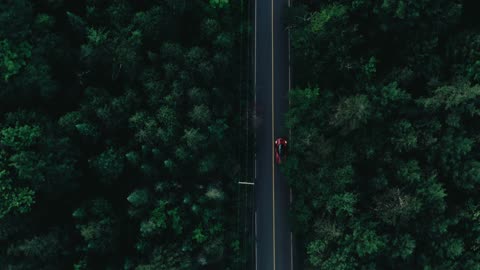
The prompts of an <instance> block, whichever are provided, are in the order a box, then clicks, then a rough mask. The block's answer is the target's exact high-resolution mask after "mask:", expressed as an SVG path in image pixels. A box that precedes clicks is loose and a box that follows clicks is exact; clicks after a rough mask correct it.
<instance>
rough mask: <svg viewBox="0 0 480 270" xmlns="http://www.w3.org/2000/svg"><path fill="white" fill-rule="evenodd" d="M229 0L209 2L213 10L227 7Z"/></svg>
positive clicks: (211, 0)
mask: <svg viewBox="0 0 480 270" xmlns="http://www.w3.org/2000/svg"><path fill="white" fill-rule="evenodd" d="M228 2H229V0H210V5H212V6H213V7H214V8H223V7H225V6H226V5H228Z"/></svg>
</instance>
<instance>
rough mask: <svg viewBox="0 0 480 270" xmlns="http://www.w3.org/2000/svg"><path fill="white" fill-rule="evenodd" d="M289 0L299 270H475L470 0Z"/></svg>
mask: <svg viewBox="0 0 480 270" xmlns="http://www.w3.org/2000/svg"><path fill="white" fill-rule="evenodd" d="M293 3H294V6H293V7H292V8H291V9H290V10H289V19H288V25H289V27H290V29H291V44H292V58H293V59H292V61H293V70H294V75H293V80H294V89H293V90H292V91H291V94H290V99H291V108H290V111H289V112H288V123H287V125H288V127H289V128H290V129H291V131H292V135H291V136H292V137H291V138H290V141H291V145H290V147H291V148H290V155H289V160H288V161H287V163H286V164H285V165H286V166H285V167H284V168H283V169H284V171H285V172H286V173H287V174H288V177H289V180H290V184H291V186H292V187H293V193H294V206H293V209H292V214H293V216H294V223H295V224H294V225H295V226H294V227H295V231H296V234H297V235H298V236H299V237H300V238H303V239H305V241H304V242H305V243H304V244H305V247H304V250H303V253H304V254H305V257H306V258H305V269H325V270H327V269H328V270H334V269H335V270H347V269H365V270H367V269H369V270H373V269H382V270H385V269H425V270H426V269H465V270H474V269H477V270H478V269H480V268H479V265H480V252H479V248H480V154H479V153H480V152H479V150H480V136H479V134H480V121H479V119H480V85H479V84H480V54H479V49H480V20H478V16H477V15H476V14H475V10H478V6H477V5H476V4H475V3H476V2H475V1H447V0H389V1H387V0H385V1H367V0H354V1H334V0H331V1H293ZM302 236H303V237H302ZM305 236H308V237H305Z"/></svg>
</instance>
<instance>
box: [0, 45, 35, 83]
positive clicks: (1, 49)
mask: <svg viewBox="0 0 480 270" xmlns="http://www.w3.org/2000/svg"><path fill="white" fill-rule="evenodd" d="M31 51H32V46H31V45H30V44H28V43H27V42H22V43H20V44H19V45H13V44H11V43H10V42H9V41H8V40H6V39H4V40H1V41H0V56H1V61H0V72H1V74H2V75H3V76H2V78H3V80H4V81H5V82H8V81H9V79H10V77H12V76H14V75H16V74H18V73H19V72H20V69H22V68H23V67H25V66H26V65H27V60H28V59H29V58H30V57H31V55H32V53H31Z"/></svg>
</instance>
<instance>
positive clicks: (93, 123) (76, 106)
mask: <svg viewBox="0 0 480 270" xmlns="http://www.w3.org/2000/svg"><path fill="white" fill-rule="evenodd" d="M246 8H247V2H232V1H226V0H222V1H186V0H166V1H145V2H142V3H140V2H135V1H133V2H131V1H130V2H129V1H93V0H88V1H81V2H68V1H63V0H48V1H43V2H41V3H37V2H35V3H33V2H32V1H27V0H18V1H13V0H7V1H4V2H2V3H0V23H1V24H2V25H3V26H4V27H2V28H1V29H0V37H1V38H0V75H1V79H0V241H1V242H2V244H1V247H0V262H1V263H0V264H1V267H0V268H2V269H4V268H5V269H25V270H37V269H45V270H47V269H72V268H73V269H78V270H80V269H85V270H86V269H125V270H127V269H130V270H134V269H137V270H138V269H155V270H157V269H165V270H166V269H168V270H170V269H185V270H187V269H188V270H190V269H202V268H212V267H214V268H215V267H217V268H218V266H219V265H220V267H222V266H228V267H229V268H232V269H235V268H240V267H241V266H243V265H241V264H242V263H244V259H241V260H239V259H238V254H239V253H241V252H244V250H243V249H245V246H244V245H242V246H240V245H239V246H238V247H234V246H231V245H230V243H232V242H234V241H235V240H238V235H237V234H238V231H237V230H235V229H234V228H235V226H236V222H237V220H236V219H235V218H234V216H235V213H236V212H237V211H236V210H237V207H239V206H238V204H239V203H240V202H239V200H238V198H237V197H236V196H237V195H238V194H236V192H235V190H236V187H237V186H236V184H235V181H233V180H232V179H238V178H240V177H245V176H244V175H241V174H242V173H243V172H244V171H245V170H243V169H241V167H239V166H240V165H239V164H242V163H241V162H239V157H238V156H237V155H232V154H231V153H233V152H234V151H235V150H234V149H235V147H236V145H240V144H242V142H243V141H244V140H245V137H244V136H245V134H244V133H242V132H238V130H240V129H244V128H245V127H244V124H243V123H241V124H240V123H239V122H238V121H233V119H235V118H236V117H237V114H236V113H235V110H233V109H232V108H233V107H232V106H233V104H237V103H238V101H239V100H241V101H242V103H244V104H247V103H248V102H249V101H247V100H246V97H245V96H239V95H240V92H238V91H231V90H232V89H240V87H241V85H242V83H243V82H240V81H239V79H240V78H241V77H240V76H233V77H232V74H241V73H242V72H244V68H245V67H244V66H241V65H238V64H237V63H241V61H240V60H241V59H240V57H241V56H242V55H246V54H245V53H246V51H245V50H246V49H247V47H245V46H242V45H241V44H245V41H246V40H245V39H246V36H245V35H244V34H242V33H243V32H241V31H244V30H243V29H241V28H242V27H243V26H244V25H245V23H246V21H245V20H246V19H247V18H246V17H245V16H244V14H245V13H244V12H240V11H241V10H246ZM185 26H188V27H185ZM243 52H245V53H243ZM249 141H251V140H249ZM241 166H243V165H241ZM232 168H235V170H232ZM472 175H473V171H472ZM227 243H228V244H227Z"/></svg>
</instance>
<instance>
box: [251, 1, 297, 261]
mask: <svg viewBox="0 0 480 270" xmlns="http://www.w3.org/2000/svg"><path fill="white" fill-rule="evenodd" d="M288 1H289V0H256V2H255V27H254V32H255V61H254V65H255V77H254V84H255V99H256V100H255V104H256V106H257V109H258V110H257V111H259V112H261V114H262V115H260V118H261V119H262V121H261V123H260V125H258V126H257V128H256V135H255V136H256V149H255V151H256V165H255V168H256V170H255V205H256V212H255V228H256V230H255V231H256V232H255V233H256V243H255V244H256V251H255V253H256V269H257V270H287V269H288V270H292V269H293V259H292V257H293V247H292V238H291V237H292V236H291V232H290V226H289V220H288V212H289V209H288V207H289V203H290V190H289V188H288V185H287V182H286V179H285V177H283V176H282V175H281V173H280V170H279V167H278V166H277V165H276V164H275V161H274V149H273V145H274V144H273V143H274V140H275V138H277V137H287V136H288V130H287V129H286V128H285V116H284V115H285V113H286V112H287V109H288V90H289V84H290V79H289V78H290V76H289V74H290V72H289V61H288V60H289V41H288V35H287V31H286V30H285V25H284V23H283V22H284V14H285V12H286V7H287V6H288V4H289V3H288Z"/></svg>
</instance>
